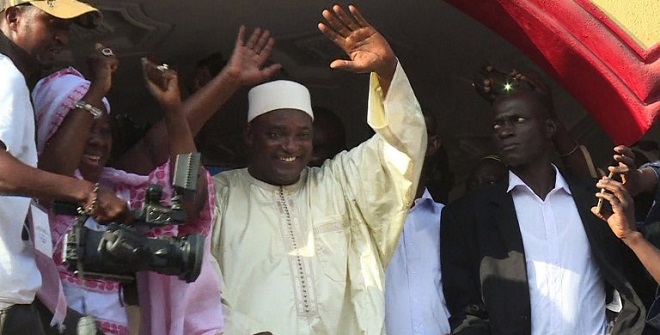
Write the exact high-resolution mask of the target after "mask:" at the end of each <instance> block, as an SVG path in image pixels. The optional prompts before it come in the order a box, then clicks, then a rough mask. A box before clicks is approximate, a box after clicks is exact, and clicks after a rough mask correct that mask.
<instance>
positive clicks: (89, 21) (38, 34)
mask: <svg viewBox="0 0 660 335" xmlns="http://www.w3.org/2000/svg"><path fill="white" fill-rule="evenodd" d="M0 4H2V8H1V10H2V12H0V30H2V33H3V34H4V35H5V36H6V37H7V38H8V39H9V40H10V41H11V42H12V43H13V44H15V45H16V46H18V47H19V48H20V49H22V50H23V51H24V52H25V54H26V55H27V56H28V57H31V58H32V59H34V60H36V61H38V62H39V63H42V64H50V63H52V62H53V61H54V60H55V57H56V56H57V54H58V53H59V52H60V51H61V50H62V48H63V47H65V46H66V45H67V44H68V43H69V27H70V26H71V24H72V23H78V24H80V25H82V26H84V27H87V28H93V27H95V26H96V25H98V24H99V22H100V20H101V12H99V11H98V10H97V9H96V8H94V7H92V6H90V5H87V4H85V3H82V2H79V1H76V0H32V1H27V0H1V1H0Z"/></svg>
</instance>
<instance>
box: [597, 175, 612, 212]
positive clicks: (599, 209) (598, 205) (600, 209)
mask: <svg viewBox="0 0 660 335" xmlns="http://www.w3.org/2000/svg"><path fill="white" fill-rule="evenodd" d="M615 175H616V174H615V173H614V172H611V171H610V174H609V175H608V176H607V178H610V179H612V178H614V176H615ZM605 192H607V191H606V190H605V189H604V188H601V189H600V193H605ZM603 201H604V200H603V198H598V204H597V205H596V211H597V212H598V213H601V214H602V210H603Z"/></svg>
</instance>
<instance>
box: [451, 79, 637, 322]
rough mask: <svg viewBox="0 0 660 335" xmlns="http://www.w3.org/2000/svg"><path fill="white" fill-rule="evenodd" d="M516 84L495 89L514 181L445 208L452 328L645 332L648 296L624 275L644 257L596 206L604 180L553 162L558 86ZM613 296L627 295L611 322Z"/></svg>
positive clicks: (498, 135)
mask: <svg viewBox="0 0 660 335" xmlns="http://www.w3.org/2000/svg"><path fill="white" fill-rule="evenodd" d="M510 79H512V80H513V81H515V79H514V78H510ZM491 83H492V82H491ZM515 84H517V85H513V87H514V89H510V90H506V91H505V92H501V94H499V95H497V96H492V95H491V96H492V97H493V100H492V103H493V120H494V121H493V132H494V135H495V136H494V137H495V142H496V144H497V147H498V151H499V155H500V158H501V159H502V161H503V162H504V163H505V164H507V166H508V167H509V170H510V173H509V177H508V180H507V181H504V182H502V183H499V184H496V185H493V186H492V187H489V188H487V189H485V190H481V191H478V192H476V193H472V194H469V195H468V196H466V197H465V198H463V199H461V200H459V201H457V202H455V203H454V204H452V205H450V206H448V207H447V208H446V209H445V211H444V212H443V218H442V222H443V226H442V231H441V241H442V243H441V247H442V248H441V255H442V279H443V286H444V292H445V297H446V300H447V305H448V307H449V311H450V313H451V317H450V325H451V327H452V331H453V332H452V334H506V335H511V334H550V333H552V334H561V335H563V334H570V335H582V334H603V335H604V334H605V333H606V332H608V331H611V334H626V335H633V334H641V333H642V330H643V328H644V315H645V308H644V304H643V303H642V301H641V300H640V298H639V296H638V295H637V294H636V293H635V290H634V289H633V284H632V283H631V281H630V280H629V279H628V278H626V277H625V276H624V274H626V275H629V274H633V273H635V274H637V273H640V272H639V271H638V270H637V269H638V268H637V267H636V265H637V264H633V263H632V262H630V261H628V259H627V258H626V257H627V256H626V255H624V254H625V253H626V252H627V250H625V247H624V246H623V245H622V243H621V242H620V241H619V240H618V239H617V238H616V237H615V236H614V235H613V234H612V232H611V231H610V230H609V228H608V227H607V226H606V225H604V224H603V223H602V222H600V221H599V220H598V218H596V217H595V216H593V215H592V214H591V212H590V208H591V207H592V206H593V204H594V203H595V202H596V199H595V197H594V194H595V193H596V192H597V190H596V189H595V187H594V185H595V181H592V180H589V181H588V182H586V183H581V182H580V181H577V180H574V179H572V178H570V177H568V176H563V175H562V174H561V173H559V171H558V170H557V168H556V167H555V166H554V165H553V164H552V162H551V159H552V156H553V155H554V150H553V148H552V144H551V138H552V135H553V133H554V132H555V130H556V124H555V122H554V121H553V118H552V117H551V115H553V112H552V108H553V107H552V102H551V98H550V96H549V94H546V93H544V92H540V91H538V90H536V89H535V87H534V86H533V85H522V84H524V83H522V84H521V83H520V82H515ZM491 93H492V91H491ZM628 256H629V255H628ZM631 258H632V257H631ZM629 267H632V268H630V269H629ZM633 268H634V269H633ZM614 290H616V291H617V292H618V294H614V293H612V292H614ZM612 297H615V299H613V300H614V301H615V302H616V301H618V302H619V304H613V307H612V309H614V310H615V311H616V312H617V314H616V319H615V321H614V322H613V323H610V324H609V325H608V321H607V318H606V312H605V311H606V300H612V299H611V298H612ZM616 297H620V299H618V298H616ZM617 305H618V306H617ZM608 327H609V329H608Z"/></svg>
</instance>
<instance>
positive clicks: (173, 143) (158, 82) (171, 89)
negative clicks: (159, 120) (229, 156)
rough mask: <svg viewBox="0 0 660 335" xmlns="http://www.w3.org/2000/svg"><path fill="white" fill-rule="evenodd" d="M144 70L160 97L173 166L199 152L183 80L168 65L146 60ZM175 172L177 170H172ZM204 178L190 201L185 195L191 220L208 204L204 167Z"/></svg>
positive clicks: (143, 65)
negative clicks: (185, 105)
mask: <svg viewBox="0 0 660 335" xmlns="http://www.w3.org/2000/svg"><path fill="white" fill-rule="evenodd" d="M142 70H143V76H144V79H145V82H146V84H147V88H148V89H149V92H151V94H152V95H153V96H154V97H155V98H156V100H157V101H158V103H159V104H160V106H161V108H162V109H163V111H164V113H165V115H164V118H163V119H164V121H165V126H166V134H167V139H166V140H167V142H163V144H166V143H167V144H169V145H167V144H166V145H163V146H164V147H168V148H169V159H170V162H171V164H170V166H171V167H173V166H174V165H173V164H174V162H175V161H176V157H177V155H179V154H186V153H194V152H197V148H196V147H195V141H194V140H193V136H192V134H191V132H190V126H189V125H188V120H187V118H186V117H185V115H183V111H182V110H181V108H180V107H181V92H180V91H179V80H178V76H177V73H176V72H175V71H174V70H172V69H168V68H166V67H164V66H162V65H161V66H157V65H155V64H153V63H152V62H150V61H149V60H147V59H146V58H143V59H142ZM170 172H172V174H173V172H174V171H170ZM199 173H200V178H198V179H197V187H196V190H197V192H196V193H195V198H194V199H192V200H187V199H185V198H184V201H183V207H184V209H185V211H186V215H187V218H188V220H194V219H196V218H197V217H198V215H199V211H200V210H201V209H202V208H203V207H204V204H205V203H206V200H207V198H208V189H207V184H206V175H205V171H204V169H202V168H200V171H199Z"/></svg>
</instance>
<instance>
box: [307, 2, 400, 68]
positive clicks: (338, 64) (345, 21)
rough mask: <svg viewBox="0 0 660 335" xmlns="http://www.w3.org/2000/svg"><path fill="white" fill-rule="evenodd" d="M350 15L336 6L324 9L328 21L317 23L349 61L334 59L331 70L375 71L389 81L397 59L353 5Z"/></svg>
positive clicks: (383, 39) (350, 8)
mask: <svg viewBox="0 0 660 335" xmlns="http://www.w3.org/2000/svg"><path fill="white" fill-rule="evenodd" d="M348 9H349V11H350V14H351V15H348V14H347V13H346V12H344V10H343V9H342V8H341V7H340V6H338V5H335V6H333V7H332V11H330V10H327V9H326V10H324V11H323V13H322V15H323V18H324V19H325V20H326V21H327V24H326V23H319V25H318V28H319V30H320V31H321V32H322V33H323V34H324V35H325V36H327V37H328V38H329V39H330V40H331V41H332V42H334V43H335V44H336V45H337V46H339V47H340V48H342V49H343V50H344V51H345V52H346V54H347V55H348V56H349V58H350V60H343V59H336V60H334V61H332V63H330V67H331V68H337V69H344V70H348V71H351V72H355V73H367V72H376V74H378V76H379V77H380V78H382V79H385V80H388V81H391V79H392V77H393V76H394V71H395V70H396V64H397V59H396V56H395V54H394V51H392V48H391V47H390V44H389V43H388V42H387V40H386V39H385V37H383V35H381V34H380V33H379V32H378V31H377V30H376V29H375V28H374V27H373V26H372V25H371V24H369V22H367V20H365V19H364V17H362V14H361V13H360V11H358V9H357V8H356V7H355V6H348Z"/></svg>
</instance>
